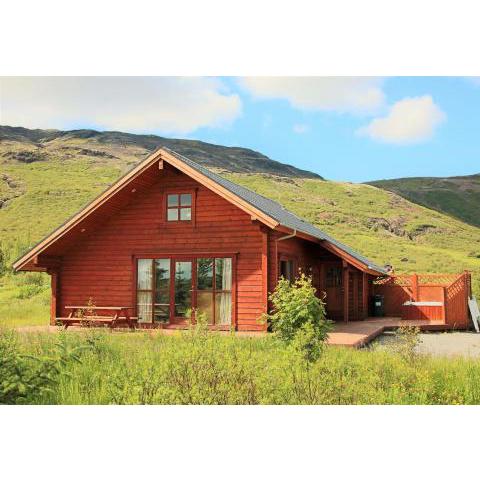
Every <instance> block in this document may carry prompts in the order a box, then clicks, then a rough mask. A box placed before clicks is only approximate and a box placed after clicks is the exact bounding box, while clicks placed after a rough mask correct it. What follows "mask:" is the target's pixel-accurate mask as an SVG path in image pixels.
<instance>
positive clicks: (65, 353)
mask: <svg viewBox="0 0 480 480" xmlns="http://www.w3.org/2000/svg"><path fill="white" fill-rule="evenodd" d="M83 348H84V347H83ZM81 350H82V348H79V347H77V348H73V349H72V348H70V347H69V345H68V342H67V337H66V336H65V335H64V334H63V335H60V337H59V339H58V342H57V343H56V344H55V349H54V351H52V352H50V355H46V354H37V355H28V354H25V353H23V352H22V350H21V348H20V345H19V342H18V337H17V335H16V334H15V333H14V332H13V331H8V330H3V329H0V404H2V405H5V404H7V405H12V404H13V405H17V404H32V403H40V402H41V401H42V400H46V398H47V397H48V395H49V394H53V393H54V389H55V387H56V386H57V385H58V382H59V377H60V376H61V375H62V374H65V373H66V372H65V370H66V368H67V366H68V364H69V363H70V362H72V361H77V362H78V361H80V358H79V353H80V351H81Z"/></svg>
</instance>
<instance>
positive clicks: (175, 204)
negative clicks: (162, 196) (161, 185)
mask: <svg viewBox="0 0 480 480" xmlns="http://www.w3.org/2000/svg"><path fill="white" fill-rule="evenodd" d="M167 221H169V222H178V221H182V222H191V221H192V194H191V193H169V194H168V195H167Z"/></svg>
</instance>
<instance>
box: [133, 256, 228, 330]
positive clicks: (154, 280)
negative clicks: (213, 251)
mask: <svg viewBox="0 0 480 480" xmlns="http://www.w3.org/2000/svg"><path fill="white" fill-rule="evenodd" d="M232 268H233V267H232V258H230V257H218V258H217V257H211V258H203V257H202V258H200V257H198V258H189V259H185V258H139V259H137V316H138V321H139V322H143V323H152V322H156V323H172V322H182V321H183V322H184V321H185V320H187V317H188V314H189V312H191V311H192V308H195V309H196V310H197V311H198V312H201V313H202V314H204V315H205V316H206V319H207V322H208V323H209V324H210V325H219V326H228V325H231V323H232Z"/></svg>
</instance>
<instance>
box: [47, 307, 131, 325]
mask: <svg viewBox="0 0 480 480" xmlns="http://www.w3.org/2000/svg"><path fill="white" fill-rule="evenodd" d="M65 309H66V310H70V313H69V315H68V317H57V319H56V320H57V322H59V323H61V324H62V325H63V326H64V327H65V329H67V328H68V327H69V326H70V325H82V326H83V325H85V324H87V325H96V324H99V325H108V326H109V327H110V328H112V329H113V328H115V327H117V326H119V325H122V324H123V325H128V326H129V327H130V328H131V329H132V330H133V329H135V326H136V324H137V320H138V318H137V317H132V316H131V315H130V314H129V310H131V307H112V306H109V307H98V306H92V305H69V306H66V307H65Z"/></svg>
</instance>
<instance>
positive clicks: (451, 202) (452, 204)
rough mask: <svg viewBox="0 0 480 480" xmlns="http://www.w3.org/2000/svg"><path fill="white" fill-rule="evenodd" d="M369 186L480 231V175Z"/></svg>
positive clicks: (375, 183) (407, 179) (387, 181)
mask: <svg viewBox="0 0 480 480" xmlns="http://www.w3.org/2000/svg"><path fill="white" fill-rule="evenodd" d="M369 184H370V185H374V186H375V187H379V188H383V189H385V190H388V191H389V192H394V193H398V194H399V195H401V196H402V197H405V198H407V199H408V200H411V201H412V202H415V203H418V204H420V205H424V206H426V207H428V208H432V209H434V210H438V211H439V212H443V213H446V214H448V215H452V216H454V217H456V218H458V219H460V220H463V221H464V222H467V223H470V224H471V225H475V226H477V227H480V174H478V175H469V176H465V177H447V178H440V177H438V178H437V177H418V178H398V179H395V180H378V181H375V182H369Z"/></svg>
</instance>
